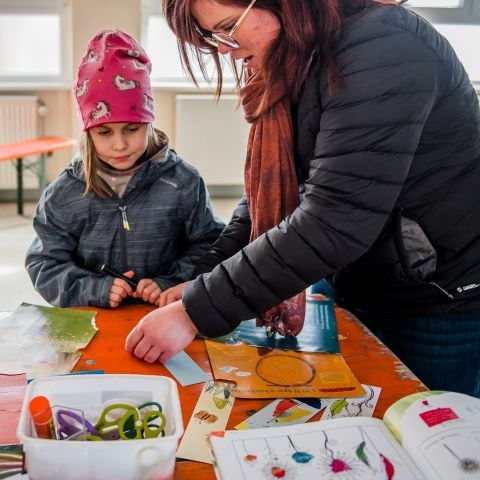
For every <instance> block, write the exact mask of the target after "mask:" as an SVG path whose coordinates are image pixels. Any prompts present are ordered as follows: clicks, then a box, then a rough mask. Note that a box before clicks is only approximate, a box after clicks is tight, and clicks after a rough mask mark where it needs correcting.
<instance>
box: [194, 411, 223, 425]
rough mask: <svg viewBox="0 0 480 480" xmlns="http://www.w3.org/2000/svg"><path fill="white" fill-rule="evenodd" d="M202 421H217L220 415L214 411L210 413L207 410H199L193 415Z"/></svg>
mask: <svg viewBox="0 0 480 480" xmlns="http://www.w3.org/2000/svg"><path fill="white" fill-rule="evenodd" d="M193 416H194V417H195V418H196V419H197V420H200V422H207V423H215V422H216V421H217V420H218V417H217V416H216V415H214V414H213V413H208V412H207V411H206V410H199V411H198V412H196V413H195V414H194V415H193Z"/></svg>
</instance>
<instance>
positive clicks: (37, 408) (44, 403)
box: [28, 395, 53, 438]
mask: <svg viewBox="0 0 480 480" xmlns="http://www.w3.org/2000/svg"><path fill="white" fill-rule="evenodd" d="M28 409H29V411H30V415H31V416H32V420H33V423H34V425H35V430H36V432H37V436H38V437H40V438H52V425H53V423H52V410H51V409H50V402H49V401H48V398H47V397H44V396H42V395H39V396H37V397H33V398H32V399H31V400H30V403H29V404H28Z"/></svg>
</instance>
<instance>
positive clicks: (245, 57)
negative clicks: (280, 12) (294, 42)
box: [192, 0, 280, 71]
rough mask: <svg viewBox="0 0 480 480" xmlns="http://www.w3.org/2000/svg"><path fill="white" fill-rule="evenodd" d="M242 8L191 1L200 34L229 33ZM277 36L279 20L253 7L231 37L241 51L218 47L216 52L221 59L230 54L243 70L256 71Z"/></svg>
mask: <svg viewBox="0 0 480 480" xmlns="http://www.w3.org/2000/svg"><path fill="white" fill-rule="evenodd" d="M245 8H246V6H245V7H238V6H236V5H222V4H220V3H218V2H216V1H215V0H194V2H193V4H192V15H193V16H194V17H195V19H196V21H197V23H198V25H199V26H200V27H201V28H202V30H204V31H207V32H225V33H228V32H229V31H230V30H231V28H232V27H233V25H234V24H235V22H236V21H237V20H238V19H239V18H240V16H241V15H242V13H243V12H244V10H245ZM279 33H280V22H279V20H278V18H277V17H276V16H275V15H274V14H273V13H272V12H270V11H268V10H262V9H258V8H255V7H254V8H252V10H250V11H249V12H248V14H247V16H246V17H245V18H244V19H243V21H242V23H241V24H240V26H239V27H238V29H237V30H236V31H235V33H234V34H233V35H232V37H233V38H234V39H235V40H236V41H237V42H238V44H239V46H240V47H239V48H237V49H233V48H231V47H227V46H226V45H223V44H220V45H219V47H218V51H219V53H221V54H223V55H225V54H227V53H230V54H231V55H232V57H233V58H235V59H236V60H242V61H243V65H244V66H245V68H248V69H251V70H253V71H255V70H258V69H259V68H261V66H262V65H263V63H264V59H265V55H266V53H267V52H268V50H269V47H270V45H271V43H272V41H273V40H275V39H276V38H277V37H278V35H279Z"/></svg>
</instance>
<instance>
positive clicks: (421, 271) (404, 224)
mask: <svg viewBox="0 0 480 480" xmlns="http://www.w3.org/2000/svg"><path fill="white" fill-rule="evenodd" d="M395 230H396V231H395V235H394V238H395V245H396V248H397V252H398V255H399V260H400V265H401V269H402V273H403V276H404V277H405V278H404V279H405V280H406V281H408V282H409V283H414V284H417V285H431V286H433V287H435V288H437V289H438V290H440V291H441V292H442V293H443V294H444V295H446V296H447V297H448V298H450V299H451V300H453V295H452V294H450V293H449V292H447V291H446V290H445V289H444V288H442V287H441V286H440V285H439V284H438V283H436V282H435V281H434V277H435V274H436V272H437V263H438V254H437V251H436V250H435V247H434V246H433V244H432V242H431V241H430V240H429V238H428V236H427V234H426V233H425V231H424V230H423V228H422V227H421V226H420V225H419V224H418V223H417V222H416V221H415V220H413V219H411V218H409V217H406V216H404V215H402V213H401V212H399V213H398V215H397V219H396V228H395Z"/></svg>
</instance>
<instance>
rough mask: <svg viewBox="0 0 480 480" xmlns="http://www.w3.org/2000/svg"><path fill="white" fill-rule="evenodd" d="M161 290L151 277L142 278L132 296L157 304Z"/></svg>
mask: <svg viewBox="0 0 480 480" xmlns="http://www.w3.org/2000/svg"><path fill="white" fill-rule="evenodd" d="M161 293H162V290H161V289H160V287H159V286H158V285H157V284H156V283H155V282H154V281H153V280H152V279H151V278H142V279H141V280H140V281H139V282H138V285H137V289H136V290H135V292H133V297H134V298H141V299H142V300H143V301H144V302H148V303H151V304H153V305H157V302H158V299H159V297H160V294H161Z"/></svg>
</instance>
